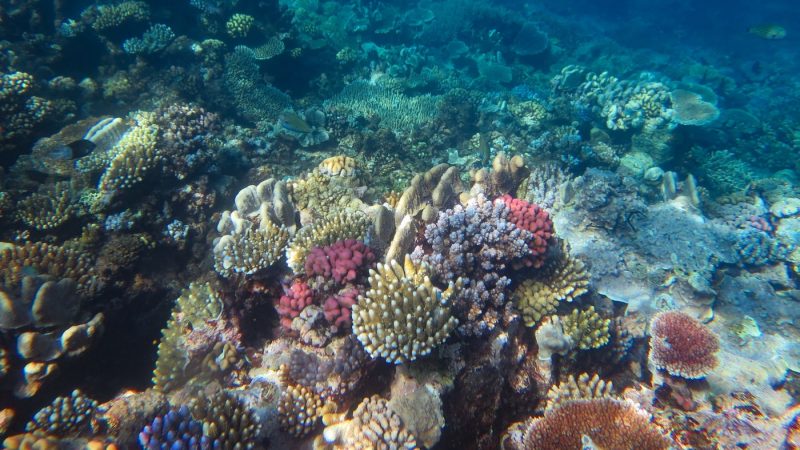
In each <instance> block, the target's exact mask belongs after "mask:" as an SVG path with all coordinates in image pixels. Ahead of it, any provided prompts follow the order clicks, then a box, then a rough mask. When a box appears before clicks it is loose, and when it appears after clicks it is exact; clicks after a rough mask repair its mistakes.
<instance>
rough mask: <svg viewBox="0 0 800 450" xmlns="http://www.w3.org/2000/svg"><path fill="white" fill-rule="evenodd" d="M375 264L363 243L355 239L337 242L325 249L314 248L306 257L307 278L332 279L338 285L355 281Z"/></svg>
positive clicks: (371, 254) (368, 249)
mask: <svg viewBox="0 0 800 450" xmlns="http://www.w3.org/2000/svg"><path fill="white" fill-rule="evenodd" d="M373 262H375V254H374V253H373V252H372V250H371V249H370V248H369V247H367V246H366V245H365V244H364V243H363V242H361V241H357V240H355V239H346V240H343V241H337V242H335V243H333V244H332V245H328V246H325V247H314V248H312V249H311V251H310V252H309V253H308V257H306V263H305V269H306V274H308V275H309V276H312V277H313V276H321V277H323V278H325V279H333V280H334V281H335V282H336V283H338V284H343V283H348V282H353V281H355V280H356V279H357V278H358V276H359V275H360V274H361V273H364V272H365V269H366V268H367V267H368V266H369V265H370V264H372V263H373Z"/></svg>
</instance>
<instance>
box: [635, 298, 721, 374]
mask: <svg viewBox="0 0 800 450" xmlns="http://www.w3.org/2000/svg"><path fill="white" fill-rule="evenodd" d="M650 335H651V338H650V361H651V362H652V363H653V364H654V365H655V366H656V367H657V368H659V369H662V370H666V371H667V372H668V373H669V374H670V375H673V376H677V377H682V378H692V379H694V378H703V377H704V376H706V375H707V374H708V373H709V372H711V371H712V370H713V369H714V368H715V367H716V366H717V363H718V361H717V356H716V353H717V351H718V350H719V338H717V336H716V335H715V334H714V333H713V332H712V331H711V330H709V329H708V327H706V326H705V325H703V324H702V323H700V322H698V321H697V320H695V319H694V318H692V317H691V316H689V315H688V314H686V313H682V312H679V311H667V312H662V313H658V314H656V316H655V317H653V320H652V321H651V322H650Z"/></svg>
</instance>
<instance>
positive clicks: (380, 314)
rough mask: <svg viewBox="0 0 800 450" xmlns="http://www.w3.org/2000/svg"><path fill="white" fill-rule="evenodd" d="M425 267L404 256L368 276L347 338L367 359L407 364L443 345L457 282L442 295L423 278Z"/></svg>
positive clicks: (453, 324)
mask: <svg viewBox="0 0 800 450" xmlns="http://www.w3.org/2000/svg"><path fill="white" fill-rule="evenodd" d="M428 270H429V269H428V267H427V264H425V263H419V262H416V263H415V262H413V261H412V260H411V258H409V257H408V256H406V258H405V262H404V264H403V266H401V265H400V264H398V263H397V261H392V262H390V263H389V264H378V267H377V268H376V269H375V270H370V276H369V284H370V288H369V290H368V291H367V292H366V293H365V294H364V295H363V296H361V297H359V300H358V302H357V303H356V304H355V305H353V333H354V334H355V335H356V336H357V337H358V340H359V341H361V344H363V345H364V349H365V350H366V351H367V352H368V353H369V354H370V356H372V357H373V358H378V357H381V358H384V359H385V360H386V361H388V362H393V363H395V364H400V363H404V362H406V361H413V360H415V359H416V358H417V357H419V356H424V355H426V354H428V353H430V351H431V350H432V349H433V348H434V347H436V346H437V345H439V344H441V343H442V342H444V340H445V339H447V336H448V335H449V334H450V332H451V331H452V330H453V329H454V328H455V327H456V325H457V324H458V321H457V320H456V319H455V318H454V317H452V316H451V315H450V302H451V298H453V297H454V296H456V295H458V291H459V290H460V289H461V281H460V279H459V280H457V281H456V282H452V281H451V282H450V285H449V286H448V288H447V289H446V290H445V291H442V290H440V289H438V288H437V287H435V286H434V285H433V284H432V283H431V281H430V279H429V278H428Z"/></svg>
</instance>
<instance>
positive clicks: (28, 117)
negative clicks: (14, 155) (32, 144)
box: [0, 72, 53, 152]
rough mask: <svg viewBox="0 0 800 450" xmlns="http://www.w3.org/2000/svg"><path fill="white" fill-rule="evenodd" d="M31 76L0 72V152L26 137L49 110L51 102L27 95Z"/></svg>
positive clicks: (22, 73)
mask: <svg viewBox="0 0 800 450" xmlns="http://www.w3.org/2000/svg"><path fill="white" fill-rule="evenodd" d="M33 88H34V79H33V76H32V75H30V74H28V73H25V72H12V73H3V74H0V121H2V123H3V133H2V135H1V136H0V152H4V151H6V150H9V149H12V148H14V145H15V140H18V139H27V138H29V137H30V135H31V133H32V132H34V131H35V129H36V127H37V126H38V125H40V124H41V123H42V122H44V121H45V120H46V119H47V118H48V117H49V116H50V115H51V114H52V112H53V104H52V102H51V101H49V100H47V99H44V98H42V97H37V96H33V95H31V91H32V90H33Z"/></svg>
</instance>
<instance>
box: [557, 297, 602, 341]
mask: <svg viewBox="0 0 800 450" xmlns="http://www.w3.org/2000/svg"><path fill="white" fill-rule="evenodd" d="M561 323H562V326H563V327H564V331H565V333H566V334H567V335H569V336H570V337H571V338H572V342H574V343H575V346H576V347H577V348H579V349H581V350H588V349H592V348H599V347H602V346H604V345H606V344H607V343H608V339H609V337H610V335H609V331H608V329H609V326H610V325H611V321H610V320H609V319H604V318H602V317H601V316H600V315H599V314H597V312H595V310H594V306H590V307H588V308H586V309H585V310H579V309H575V310H573V311H572V312H571V313H570V314H569V315H567V316H562V317H561Z"/></svg>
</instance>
